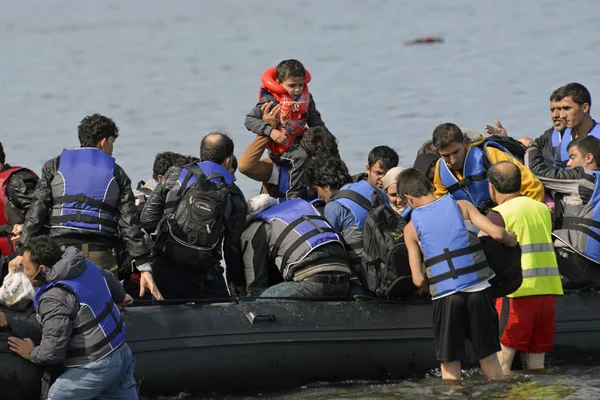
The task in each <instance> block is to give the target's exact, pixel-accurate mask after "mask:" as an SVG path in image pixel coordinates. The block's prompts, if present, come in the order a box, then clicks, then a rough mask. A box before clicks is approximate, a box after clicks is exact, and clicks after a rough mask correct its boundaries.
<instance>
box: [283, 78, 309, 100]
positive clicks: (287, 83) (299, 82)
mask: <svg viewBox="0 0 600 400" xmlns="http://www.w3.org/2000/svg"><path fill="white" fill-rule="evenodd" d="M278 82H279V81H278ZM279 84H280V85H281V86H283V87H284V88H285V90H287V92H288V94H289V95H290V97H291V98H293V99H295V98H296V97H298V96H300V93H302V90H303V89H304V78H287V79H285V80H284V81H283V82H279Z"/></svg>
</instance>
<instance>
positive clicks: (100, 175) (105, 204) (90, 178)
mask: <svg viewBox="0 0 600 400" xmlns="http://www.w3.org/2000/svg"><path fill="white" fill-rule="evenodd" d="M59 162H60V165H59V167H58V171H57V173H56V175H55V176H54V178H53V179H52V199H53V201H54V205H53V206H52V215H51V217H50V224H51V227H53V228H73V229H82V230H90V231H105V232H108V233H111V234H117V222H116V211H117V204H118V202H119V197H120V188H119V185H118V183H117V181H116V179H115V159H114V158H112V157H111V156H109V155H108V154H106V153H105V152H103V151H102V150H98V149H95V148H87V147H86V148H81V149H76V150H63V152H62V154H61V156H60V161H59Z"/></svg>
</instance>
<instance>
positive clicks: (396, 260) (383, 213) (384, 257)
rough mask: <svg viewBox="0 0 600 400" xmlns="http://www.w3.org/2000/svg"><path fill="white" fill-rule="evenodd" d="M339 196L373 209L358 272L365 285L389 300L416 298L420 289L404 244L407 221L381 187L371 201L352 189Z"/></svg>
mask: <svg viewBox="0 0 600 400" xmlns="http://www.w3.org/2000/svg"><path fill="white" fill-rule="evenodd" d="M335 197H345V198H347V199H350V200H352V201H354V202H355V203H357V204H359V205H360V206H361V207H363V208H365V209H367V210H369V213H368V214H367V218H366V220H365V225H364V229H363V253H362V260H361V263H362V270H361V271H356V275H357V276H358V278H359V279H360V281H361V283H362V285H363V286H364V287H365V288H367V289H369V290H370V291H372V292H373V293H375V294H376V295H377V296H379V297H385V298H387V299H396V298H401V297H405V296H411V295H413V294H414V293H415V292H416V291H417V287H416V286H415V285H414V284H413V282H412V274H411V271H410V265H409V263H408V250H407V249H406V244H405V243H404V227H405V226H406V224H407V223H406V220H405V219H404V218H402V217H401V216H400V215H398V214H397V213H396V212H395V211H394V210H393V209H392V208H391V207H390V206H388V205H387V203H386V201H385V198H384V197H383V194H382V193H381V192H380V189H378V188H375V191H374V193H373V198H372V199H371V202H369V201H368V200H367V199H366V198H365V197H363V196H361V195H359V194H358V193H356V192H353V191H349V190H348V191H346V190H341V191H339V192H338V193H336V195H335Z"/></svg>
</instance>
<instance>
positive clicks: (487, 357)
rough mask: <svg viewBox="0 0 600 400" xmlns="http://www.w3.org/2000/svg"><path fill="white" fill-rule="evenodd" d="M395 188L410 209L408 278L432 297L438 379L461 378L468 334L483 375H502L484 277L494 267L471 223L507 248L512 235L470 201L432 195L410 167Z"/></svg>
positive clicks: (495, 315) (406, 235) (406, 234)
mask: <svg viewBox="0 0 600 400" xmlns="http://www.w3.org/2000/svg"><path fill="white" fill-rule="evenodd" d="M398 193H399V194H400V195H401V196H402V197H404V198H405V199H406V201H407V202H408V205H409V206H410V207H411V208H412V209H413V210H412V215H411V222H409V223H408V225H406V227H405V229H404V238H405V243H406V247H407V249H408V255H409V262H410V269H411V273H412V277H413V282H414V284H415V286H417V287H419V288H420V289H421V290H424V291H429V293H431V297H432V299H433V325H434V328H433V336H434V339H435V342H436V354H437V358H438V360H440V361H441V364H442V368H441V369H442V379H460V376H461V368H460V363H461V360H464V359H465V339H466V338H467V337H470V339H471V342H472V343H473V352H474V353H475V356H476V357H477V358H478V359H479V360H480V365H481V370H482V371H483V374H484V376H485V377H486V378H488V379H501V378H502V377H503V375H502V369H501V368H500V364H499V362H498V356H497V354H496V353H497V352H498V351H500V339H499V337H498V336H499V335H498V313H497V312H496V309H495V308H494V299H493V296H492V292H491V287H490V283H489V282H488V281H489V280H490V279H492V278H493V277H494V272H493V271H492V269H491V268H490V267H489V265H488V263H487V260H486V257H485V254H484V252H483V249H482V247H481V243H480V242H479V239H478V238H477V236H476V235H475V234H474V233H473V232H472V231H471V229H470V227H471V224H473V225H474V226H476V227H477V228H479V229H480V230H481V231H484V232H486V233H487V234H489V235H490V236H491V237H492V238H493V239H495V240H498V241H500V242H501V243H503V244H505V245H507V246H509V247H514V246H517V244H518V243H517V239H516V236H515V234H514V233H512V232H511V233H509V232H506V230H504V229H503V228H500V227H499V226H496V225H494V224H493V223H492V222H491V221H489V220H488V219H487V218H485V217H484V216H483V215H481V214H480V213H479V211H478V210H477V208H475V206H474V205H473V204H471V203H470V202H467V201H464V200H459V201H456V200H454V198H452V196H450V195H448V194H446V195H444V196H442V197H440V198H436V196H435V195H434V193H433V186H432V184H431V182H429V180H428V179H427V177H426V176H425V175H423V174H422V173H421V172H419V171H417V170H416V169H414V168H409V169H406V170H404V171H402V172H401V173H400V175H399V176H398ZM422 255H423V258H424V260H423V259H422ZM423 263H424V264H425V267H426V274H427V278H425V276H424V275H423V269H422V268H423V267H422V264H423Z"/></svg>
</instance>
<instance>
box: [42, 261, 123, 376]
mask: <svg viewBox="0 0 600 400" xmlns="http://www.w3.org/2000/svg"><path fill="white" fill-rule="evenodd" d="M53 287H60V288H62V289H63V290H67V291H68V292H70V293H72V294H74V295H75V297H77V301H78V302H79V311H78V313H77V316H76V317H75V320H74V321H73V332H72V334H71V338H70V340H69V347H68V350H67V356H66V358H65V360H64V364H65V365H66V366H67V367H70V366H77V365H85V364H87V363H88V362H90V361H93V360H97V359H100V358H102V357H104V356H106V355H108V354H110V353H111V352H113V351H114V350H116V349H117V348H119V346H121V345H122V344H123V343H124V342H125V331H126V330H125V324H124V323H123V319H122V318H121V313H120V312H119V309H118V308H117V306H116V305H115V304H114V302H113V299H112V294H111V293H110V290H109V288H108V285H107V283H106V280H105V279H104V276H103V275H102V272H101V271H100V268H99V267H98V266H96V265H95V264H94V263H92V262H91V261H89V260H87V259H86V268H85V271H84V272H83V274H81V275H79V276H77V277H75V278H73V279H65V280H62V281H58V282H51V283H44V284H42V285H41V286H40V288H39V290H38V291H37V292H36V294H35V299H34V305H35V308H36V310H38V309H39V305H40V304H39V302H40V297H41V296H42V295H43V294H44V293H45V292H47V291H48V290H49V289H51V288H53ZM90 356H95V357H92V358H91V359H90Z"/></svg>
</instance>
